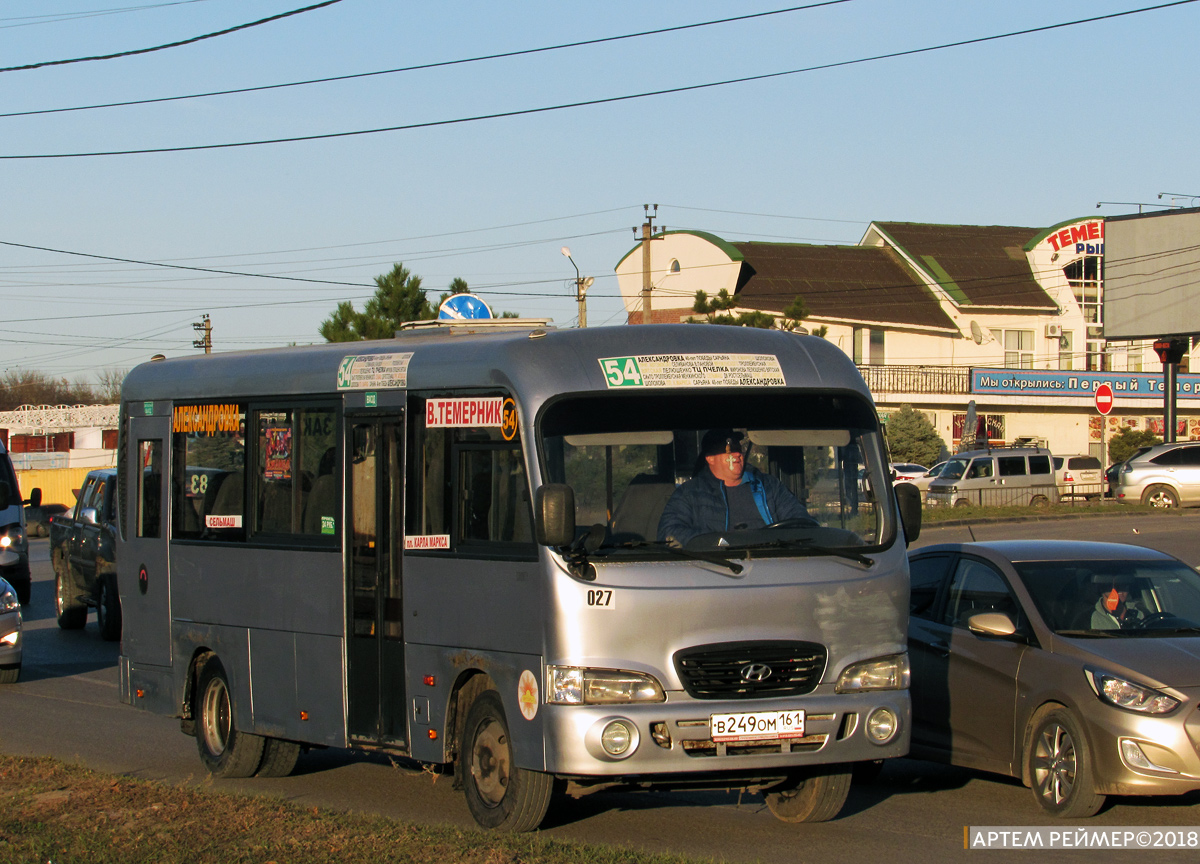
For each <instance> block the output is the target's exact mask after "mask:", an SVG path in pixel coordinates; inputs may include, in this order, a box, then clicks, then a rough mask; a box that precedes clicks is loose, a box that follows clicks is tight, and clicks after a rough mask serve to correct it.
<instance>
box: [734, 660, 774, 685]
mask: <svg viewBox="0 0 1200 864" xmlns="http://www.w3.org/2000/svg"><path fill="white" fill-rule="evenodd" d="M738 674H739V675H740V676H741V678H742V680H743V681H766V680H767V679H768V678H770V677H771V667H770V666H768V665H767V664H766V663H747V664H746V665H745V666H743V667H742V670H741V671H740V672H739V673H738Z"/></svg>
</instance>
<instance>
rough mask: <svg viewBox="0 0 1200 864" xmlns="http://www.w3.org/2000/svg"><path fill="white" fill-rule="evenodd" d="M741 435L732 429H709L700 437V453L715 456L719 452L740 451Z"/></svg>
mask: <svg viewBox="0 0 1200 864" xmlns="http://www.w3.org/2000/svg"><path fill="white" fill-rule="evenodd" d="M741 452H742V436H741V435H738V434H737V433H736V432H734V431H733V430H732V429H709V430H708V431H707V432H705V433H704V437H703V438H701V439H700V455H701V456H716V455H717V454H719V453H741Z"/></svg>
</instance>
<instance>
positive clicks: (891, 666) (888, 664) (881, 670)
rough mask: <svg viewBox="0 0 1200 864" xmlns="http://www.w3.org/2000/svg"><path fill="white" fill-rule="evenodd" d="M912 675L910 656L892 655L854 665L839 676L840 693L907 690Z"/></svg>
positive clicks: (838, 689) (838, 688)
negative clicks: (909, 663)
mask: <svg viewBox="0 0 1200 864" xmlns="http://www.w3.org/2000/svg"><path fill="white" fill-rule="evenodd" d="M910 677H911V673H910V671H909V665H908V654H907V653H904V654H892V655H889V656H887V657H876V658H875V659H874V660H864V661H862V662H861V663H854V664H852V665H850V666H847V667H846V668H845V669H844V670H842V674H841V675H839V676H838V680H837V687H836V689H837V692H838V693H857V692H863V691H867V690H907V689H908V682H909V678H910Z"/></svg>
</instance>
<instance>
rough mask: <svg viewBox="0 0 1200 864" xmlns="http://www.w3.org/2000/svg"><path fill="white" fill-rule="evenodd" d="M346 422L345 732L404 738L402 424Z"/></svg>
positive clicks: (391, 421) (381, 738)
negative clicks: (400, 543) (400, 546)
mask: <svg viewBox="0 0 1200 864" xmlns="http://www.w3.org/2000/svg"><path fill="white" fill-rule="evenodd" d="M347 421H348V422H347V435H348V436H349V444H348V447H347V453H348V458H347V460H346V462H347V464H346V471H347V478H346V488H347V489H348V490H349V505H348V506H349V508H350V520H349V525H348V532H347V533H348V539H349V542H348V543H347V546H348V552H347V554H348V555H349V561H348V564H347V567H346V573H347V574H348V584H347V586H346V591H347V594H346V608H347V610H348V614H349V621H347V623H346V628H347V630H346V633H347V638H346V643H347V674H348V676H349V681H348V687H347V690H348V697H349V706H348V710H347V730H348V732H349V735H350V737H351V738H352V739H356V740H359V741H379V742H389V743H401V742H404V743H406V742H407V738H408V732H407V727H406V723H405V707H404V706H405V697H404V633H403V629H402V628H403V621H404V619H403V616H402V611H403V610H402V603H401V591H400V586H401V582H400V565H401V561H402V559H403V556H402V552H403V550H402V549H397V548H396V546H395V543H396V541H397V539H398V538H401V537H403V532H402V530H401V526H402V525H403V524H404V523H403V518H402V517H403V513H402V503H403V500H404V498H403V489H404V486H403V477H404V465H403V463H402V459H403V454H404V446H403V444H404V424H403V421H402V420H401V419H400V418H399V417H384V418H378V417H371V418H365V417H364V418H347Z"/></svg>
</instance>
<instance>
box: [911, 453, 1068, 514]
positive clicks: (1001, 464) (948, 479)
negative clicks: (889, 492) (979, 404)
mask: <svg viewBox="0 0 1200 864" xmlns="http://www.w3.org/2000/svg"><path fill="white" fill-rule="evenodd" d="M925 500H926V503H928V504H929V505H930V506H942V507H948V506H954V507H961V506H963V505H966V504H975V505H979V506H984V507H988V506H1006V505H1014V504H1015V505H1021V506H1023V505H1027V504H1028V505H1033V506H1035V507H1036V506H1041V505H1045V504H1053V503H1057V501H1058V486H1057V485H1055V482H1054V467H1053V463H1052V461H1051V456H1050V451H1049V450H1045V449H1042V448H1040V447H992V448H989V449H987V450H969V451H967V452H965V453H956V454H955V455H954V456H951V457H950V458H949V459H948V460H947V461H946V465H945V467H944V468H942V473H941V474H940V475H938V476H937V477H935V478H934V479H933V480H932V481H931V482H930V484H929V491H928V494H927V495H926V498H925Z"/></svg>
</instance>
